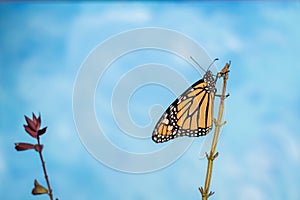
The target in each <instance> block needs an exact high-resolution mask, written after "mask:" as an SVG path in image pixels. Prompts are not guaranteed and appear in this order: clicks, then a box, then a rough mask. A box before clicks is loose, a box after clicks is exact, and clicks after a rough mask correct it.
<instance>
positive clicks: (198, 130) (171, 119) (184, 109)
mask: <svg viewBox="0 0 300 200" xmlns="http://www.w3.org/2000/svg"><path fill="white" fill-rule="evenodd" d="M213 86H214V85H213ZM214 96H215V90H211V89H210V88H209V87H208V84H207V83H206V82H205V81H204V79H201V80H199V81H197V82H196V83H194V84H193V85H192V86H191V87H189V88H188V89H187V90H186V91H185V92H184V93H183V94H182V95H181V96H179V97H178V98H177V99H176V100H175V101H174V102H173V103H172V104H171V105H170V106H169V108H168V109H167V110H166V111H165V112H164V114H163V115H162V117H161V118H160V120H159V121H158V123H157V124H156V126H155V128H154V131H153V134H152V140H153V141H154V142H157V143H162V142H166V141H168V140H171V139H173V138H176V137H179V136H189V137H198V136H203V135H206V134H207V133H208V132H209V131H210V130H211V129H212V121H213V104H214Z"/></svg>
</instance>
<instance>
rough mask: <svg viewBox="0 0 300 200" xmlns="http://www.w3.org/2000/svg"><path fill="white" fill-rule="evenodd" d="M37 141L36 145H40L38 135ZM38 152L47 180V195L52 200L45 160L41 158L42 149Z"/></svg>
mask: <svg viewBox="0 0 300 200" xmlns="http://www.w3.org/2000/svg"><path fill="white" fill-rule="evenodd" d="M37 141H38V145H41V144H40V137H39V136H37ZM38 152H39V155H40V159H41V162H42V167H43V171H44V176H45V179H46V182H47V187H48V195H49V197H50V200H53V195H52V189H51V186H50V181H49V178H48V175H47V171H46V165H45V161H44V158H43V154H42V150H41V151H38Z"/></svg>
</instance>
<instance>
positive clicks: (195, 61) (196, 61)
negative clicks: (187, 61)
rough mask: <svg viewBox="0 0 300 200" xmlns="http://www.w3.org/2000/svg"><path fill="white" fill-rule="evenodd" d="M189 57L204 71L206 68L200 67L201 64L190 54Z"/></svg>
mask: <svg viewBox="0 0 300 200" xmlns="http://www.w3.org/2000/svg"><path fill="white" fill-rule="evenodd" d="M190 58H191V59H192V61H194V63H196V64H197V65H198V67H200V69H202V70H203V71H204V72H206V70H205V69H204V68H203V67H201V65H200V64H199V63H198V62H197V61H196V60H195V59H194V58H193V57H192V56H190Z"/></svg>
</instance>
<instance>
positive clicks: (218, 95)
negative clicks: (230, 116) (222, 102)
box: [215, 93, 230, 99]
mask: <svg viewBox="0 0 300 200" xmlns="http://www.w3.org/2000/svg"><path fill="white" fill-rule="evenodd" d="M215 96H216V97H220V98H224V99H226V98H227V97H229V96H230V94H229V93H228V94H226V95H225V97H223V95H221V94H215Z"/></svg>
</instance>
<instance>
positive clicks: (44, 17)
mask: <svg viewBox="0 0 300 200" xmlns="http://www.w3.org/2000/svg"><path fill="white" fill-rule="evenodd" d="M299 20H300V4H299V1H289V2H265V3H262V2H254V3H252V2H234V1H232V2H226V3H222V2H216V1H213V2H212V3H209V2H195V3H185V2H181V3H175V2H174V3H173V2H165V3H155V2H134V3H126V2H115V3H109V2H104V3H96V2H90V3H69V2H60V3H1V4H0V106H1V110H0V112H1V120H0V199H33V198H36V199H37V198H39V199H48V197H47V196H41V197H32V196H31V194H30V192H31V189H32V187H33V180H34V179H35V178H37V179H38V180H39V181H40V182H41V183H43V184H44V180H43V175H42V170H41V167H40V161H39V159H38V157H37V154H36V153H34V152H29V151H28V152H16V151H15V149H14V143H15V142H26V141H27V142H30V141H32V140H31V138H30V137H28V135H26V134H25V133H24V130H23V126H22V125H23V124H24V123H25V122H24V118H23V115H24V114H26V115H31V112H32V111H34V112H36V113H38V112H41V113H42V120H43V125H45V126H48V127H49V128H48V132H47V133H46V135H45V136H43V138H42V140H43V143H44V144H45V150H44V156H45V159H46V165H47V169H48V172H49V176H50V181H51V184H52V187H53V189H54V196H55V197H59V199H61V200H63V199H73V200H77V199H78V200H79V199H123V200H126V199H130V200H133V199H135V200H140V199H145V200H146V199H147V200H148V199H200V198H201V197H200V194H199V192H198V189H197V188H198V187H199V186H201V185H203V182H204V176H205V168H206V161H205V160H199V158H198V157H199V156H198V153H199V148H200V147H199V144H200V142H199V141H201V140H203V139H202V138H199V139H197V141H196V142H195V143H194V144H193V145H192V147H191V148H190V149H189V150H188V151H187V152H186V153H185V154H184V156H182V157H181V158H180V159H179V160H178V161H176V162H175V163H173V164H172V165H171V166H169V167H167V168H164V169H162V170H160V171H157V172H153V173H147V174H127V173H122V172H118V171H115V170H112V169H110V168H108V167H106V166H104V165H102V164H100V163H99V162H98V161H97V160H95V159H94V158H93V157H92V156H90V154H89V153H88V152H87V151H86V150H85V148H84V146H83V145H82V144H81V142H80V139H79V137H78V134H77V133H76V127H75V124H74V121H73V113H72V92H73V84H74V81H75V78H76V74H77V72H78V70H79V69H80V65H81V63H82V62H83V61H84V59H85V58H86V57H87V55H88V54H89V52H90V51H91V50H92V49H93V48H95V46H96V45H98V44H99V43H100V42H103V41H104V40H105V39H107V38H108V37H110V36H112V35H115V34H118V33H120V32H122V31H126V30H129V29H132V28H142V27H162V28H168V29H173V30H176V31H179V32H182V33H184V34H186V35H188V36H189V37H191V38H193V39H194V40H195V41H197V42H198V43H199V44H201V45H202V46H203V47H204V48H205V49H206V50H207V52H208V53H209V55H210V56H211V57H212V58H215V57H219V58H220V61H219V62H218V63H217V65H218V66H219V68H221V67H222V66H223V64H224V63H225V62H227V61H228V60H232V67H231V72H230V79H229V83H228V91H229V92H230V94H231V96H230V97H229V98H228V99H227V100H226V114H225V118H226V120H227V121H228V123H227V125H226V126H225V127H224V128H223V131H222V136H221V139H220V143H219V145H218V148H217V149H218V151H219V152H220V156H219V157H218V159H217V160H216V161H215V165H214V172H213V179H212V185H211V189H212V190H213V191H215V192H216V193H215V194H214V195H213V196H212V197H211V199H243V200H247V199H249V200H250V199H251V200H252V199H256V200H264V199H265V200H267V199H274V200H277V199H278V200H279V199H295V200H296V199H299V198H300V191H299V187H300V174H299V169H300V135H299V130H300V90H299V88H298V86H299V74H300V73H299V72H300V66H299V61H298V58H299V55H300V40H299V36H300V28H299ZM158 54H159V53H158ZM143 56H145V57H146V53H145V54H144V55H142V56H139V58H140V60H139V61H143V60H144V59H146V58H144V57H143ZM174 68H175V69H176V66H174ZM187 71H188V69H187ZM113 75H114V74H111V75H110V76H113ZM197 78H199V77H197V76H196V75H193V73H190V74H189V73H187V75H186V79H187V80H190V83H191V84H192V83H193V82H194V81H196V80H197ZM139 92H140V93H139V95H140V96H138V93H137V97H136V99H133V100H132V102H131V107H130V108H132V109H133V110H132V111H131V112H132V116H133V119H140V120H141V121H138V122H137V123H141V125H143V123H144V124H147V120H149V119H148V116H147V110H148V107H146V105H145V108H144V111H145V112H140V113H136V112H135V110H134V105H135V103H136V104H139V105H142V104H141V101H139V98H141V97H142V96H143V97H144V99H149V98H152V99H153V101H154V102H157V103H162V104H163V105H164V107H165V108H166V106H168V104H169V103H171V102H172V101H173V100H174V98H175V96H174V95H173V94H171V93H170V92H169V91H165V93H166V94H168V95H164V96H163V98H162V99H160V96H153V93H151V92H149V91H147V90H141V91H139ZM161 93H163V92H161ZM104 95H105V94H104ZM147 106H149V105H147ZM99 112H101V111H99ZM143 113H144V114H143ZM107 126H108V127H110V124H107ZM114 126H115V125H114V124H111V128H112V129H116V127H114ZM149 134H151V133H149ZM113 139H114V140H117V138H116V137H114V138H113ZM115 142H116V143H117V141H115ZM149 142H151V140H150V139H149ZM141 151H143V150H141Z"/></svg>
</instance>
